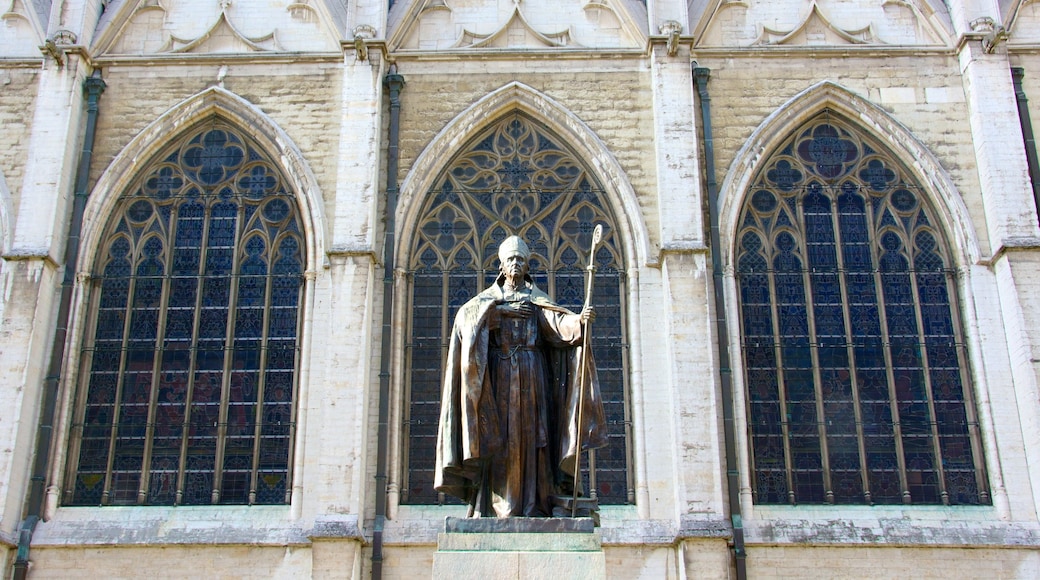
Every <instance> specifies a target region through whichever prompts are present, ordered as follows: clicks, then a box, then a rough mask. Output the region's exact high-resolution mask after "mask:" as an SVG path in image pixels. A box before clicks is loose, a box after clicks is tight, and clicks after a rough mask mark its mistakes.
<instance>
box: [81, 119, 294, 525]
mask: <svg viewBox="0 0 1040 580" xmlns="http://www.w3.org/2000/svg"><path fill="white" fill-rule="evenodd" d="M103 243H104V246H103V248H102V249H101V251H100V252H99V254H98V258H97V261H96V263H95V266H94V267H95V270H94V274H93V277H92V281H91V288H90V295H91V302H90V304H91V305H92V308H90V309H88V310H87V311H88V312H89V313H90V316H91V320H90V325H89V327H88V332H87V336H88V337H89V339H88V340H87V341H86V344H85V345H84V348H83V350H82V352H81V354H80V356H81V369H82V370H81V380H80V384H79V390H78V395H77V404H76V410H75V419H74V423H73V427H72V438H71V448H70V452H69V457H70V473H69V474H68V476H67V477H66V485H65V487H66V489H65V490H64V502H65V503H66V504H67V505H126V504H135V505H181V504H188V505H190V504H279V503H287V502H288V501H289V493H290V490H291V487H292V486H291V484H290V480H291V477H292V474H291V465H292V453H293V450H292V442H293V439H294V435H295V413H296V409H295V406H294V403H293V402H294V400H295V391H296V388H297V387H296V385H297V379H296V373H297V368H298V365H299V361H298V358H299V356H298V340H297V337H298V335H299V323H300V320H299V319H300V316H299V310H300V302H301V297H302V293H301V290H302V273H303V268H304V258H303V253H302V252H303V246H304V244H303V233H302V231H301V227H300V218H299V216H298V210H297V206H296V201H295V199H294V197H293V194H292V193H291V192H290V190H289V189H288V188H287V186H286V182H285V179H284V177H283V176H282V174H281V172H280V171H279V169H278V168H277V167H276V165H275V164H274V163H273V162H272V161H271V159H270V157H269V156H268V155H267V154H266V153H264V152H263V151H262V150H261V149H260V148H259V147H258V146H257V145H256V144H255V143H253V142H252V141H251V140H250V139H248V138H247V137H245V136H244V135H243V134H242V133H241V132H239V131H238V130H236V129H235V128H233V127H230V126H227V125H224V124H222V123H220V122H219V121H216V120H212V121H209V122H207V123H205V124H203V125H202V126H199V127H196V128H195V129H194V130H192V131H191V132H189V133H188V134H187V135H186V136H184V137H182V138H179V139H177V140H176V141H174V142H173V143H171V144H170V145H169V146H167V147H166V148H165V149H164V150H163V152H162V153H160V154H159V155H157V156H156V157H155V158H154V159H153V160H152V161H151V162H150V163H149V164H148V165H147V166H145V168H144V169H143V170H142V171H141V173H140V177H139V178H138V179H137V181H136V182H135V185H133V186H132V187H131V188H129V190H128V191H127V192H126V193H125V194H124V195H123V196H122V197H121V198H120V199H119V201H118V204H117V207H116V209H115V212H114V213H113V215H112V217H111V218H110V220H109V223H108V225H107V229H106V234H105V238H104V242H103Z"/></svg>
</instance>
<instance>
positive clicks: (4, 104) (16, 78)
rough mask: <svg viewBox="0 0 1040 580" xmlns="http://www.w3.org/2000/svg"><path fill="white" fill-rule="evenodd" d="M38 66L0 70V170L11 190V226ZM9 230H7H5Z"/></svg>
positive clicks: (27, 145) (20, 186) (22, 168)
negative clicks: (0, 129) (1, 129)
mask: <svg viewBox="0 0 1040 580" xmlns="http://www.w3.org/2000/svg"><path fill="white" fill-rule="evenodd" d="M37 73H39V69H37V68H7V69H2V70H0V127H3V131H0V172H2V173H3V176H4V179H5V180H6V181H7V187H8V188H9V189H10V192H11V207H10V208H8V209H9V210H10V211H11V215H10V216H8V217H9V219H10V220H11V223H10V225H11V227H14V223H15V216H17V215H18V204H19V202H20V201H21V200H20V197H19V193H20V192H21V190H22V177H23V171H24V169H25V161H26V157H27V156H28V153H29V131H30V127H29V124H30V122H31V121H32V109H33V103H34V101H35V100H36V90H37V86H38V84H39V82H38V79H37ZM8 234H10V232H9V233H8Z"/></svg>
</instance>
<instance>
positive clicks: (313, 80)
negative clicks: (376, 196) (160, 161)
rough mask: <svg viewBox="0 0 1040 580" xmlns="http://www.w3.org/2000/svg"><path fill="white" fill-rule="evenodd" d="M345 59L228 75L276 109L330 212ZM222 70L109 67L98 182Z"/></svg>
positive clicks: (270, 110) (232, 87)
mask: <svg viewBox="0 0 1040 580" xmlns="http://www.w3.org/2000/svg"><path fill="white" fill-rule="evenodd" d="M337 64H338V63H293V64H288V63H287V64H262V65H261V64H257V65H231V66H228V70H227V73H226V75H225V76H224V78H223V86H224V88H225V89H227V90H229V91H231V92H233V93H235V94H236V95H239V96H241V97H242V98H244V99H246V100H247V101H249V102H250V103H252V104H254V105H256V106H257V107H258V108H259V109H260V110H262V111H263V112H264V113H265V114H267V115H269V116H270V117H271V118H272V119H273V120H274V122H275V123H277V124H278V126H279V127H281V128H282V130H284V131H285V132H286V133H287V134H288V135H289V138H290V139H292V140H293V142H294V143H295V144H296V146H297V147H299V148H300V151H301V152H302V153H303V155H304V157H305V159H306V161H307V163H308V164H309V165H310V168H311V170H312V171H313V172H314V175H315V177H316V178H317V180H318V183H319V185H320V186H321V190H322V194H323V195H324V196H325V199H326V202H327V204H328V206H327V209H326V211H327V213H331V211H332V209H331V204H332V202H333V200H334V199H335V192H336V150H337V148H338V146H339V113H340V112H339V100H340V76H341V75H340V72H339V71H338V70H337ZM219 69H220V65H219V64H212V65H191V66H188V65H185V66H174V65H170V66H165V67H158V66H153V67H138V66H110V67H108V68H106V69H105V76H104V78H105V82H106V83H107V84H108V88H107V89H106V90H105V94H104V95H103V96H102V101H101V110H100V113H99V115H98V132H97V141H96V144H95V147H94V159H93V163H92V165H91V171H90V178H91V187H93V184H94V183H96V181H97V179H98V178H99V177H100V176H101V174H102V172H103V171H104V169H105V168H106V167H107V166H108V165H109V164H110V163H111V162H112V159H113V158H114V157H115V156H116V155H118V154H119V152H120V151H121V150H122V149H123V148H124V147H125V146H126V144H127V143H129V142H130V140H131V139H133V138H134V136H135V135H137V134H138V133H140V132H141V131H142V130H143V129H144V128H145V127H147V126H148V125H149V124H150V123H152V122H153V121H155V120H156V119H158V118H159V116H161V115H162V114H163V113H165V112H166V111H168V110H169V109H170V108H171V107H173V106H174V105H176V104H177V103H179V102H181V101H182V100H184V99H187V98H188V97H191V96H192V95H195V94H197V93H199V92H201V91H203V90H205V89H207V88H208V87H211V86H214V85H216V84H217V75H218V72H219ZM171 137H173V136H172V135H171ZM142 161H144V160H142Z"/></svg>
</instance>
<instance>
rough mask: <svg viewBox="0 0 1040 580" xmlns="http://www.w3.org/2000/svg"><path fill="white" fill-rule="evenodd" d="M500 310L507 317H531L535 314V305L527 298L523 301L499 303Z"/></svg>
mask: <svg viewBox="0 0 1040 580" xmlns="http://www.w3.org/2000/svg"><path fill="white" fill-rule="evenodd" d="M498 312H499V313H500V314H501V315H502V316H505V317H507V318H529V317H530V316H531V315H532V314H534V305H533V304H531V303H530V302H528V301H527V300H524V301H522V302H503V303H502V304H499V305H498Z"/></svg>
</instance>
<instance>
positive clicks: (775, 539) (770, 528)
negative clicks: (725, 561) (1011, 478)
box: [744, 518, 1040, 548]
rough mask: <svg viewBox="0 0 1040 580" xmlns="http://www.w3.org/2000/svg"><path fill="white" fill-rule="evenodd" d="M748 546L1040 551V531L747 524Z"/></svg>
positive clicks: (1023, 526)
mask: <svg viewBox="0 0 1040 580" xmlns="http://www.w3.org/2000/svg"><path fill="white" fill-rule="evenodd" d="M744 531H745V539H746V541H747V543H748V544H772V545H789V544H812V545H815V546H826V545H832V546H837V545H840V546H854V545H857V544H869V545H881V546H915V547H928V548H932V547H934V548H938V547H999V548H1025V547H1030V548H1038V547H1040V526H1038V525H1037V524H1029V523H1019V522H1007V523H1003V522H970V521H951V520H941V521H937V520H927V521H922V520H918V519H911V518H878V519H862V520H855V519H841V520H837V519H835V520H830V521H811V520H779V519H775V520H757V521H745V524H744Z"/></svg>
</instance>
